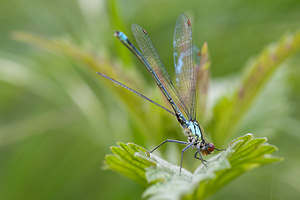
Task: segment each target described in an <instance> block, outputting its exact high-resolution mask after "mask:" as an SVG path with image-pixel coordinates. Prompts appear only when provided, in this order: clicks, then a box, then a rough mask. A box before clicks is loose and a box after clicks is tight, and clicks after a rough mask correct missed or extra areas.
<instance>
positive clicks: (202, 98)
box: [194, 43, 211, 121]
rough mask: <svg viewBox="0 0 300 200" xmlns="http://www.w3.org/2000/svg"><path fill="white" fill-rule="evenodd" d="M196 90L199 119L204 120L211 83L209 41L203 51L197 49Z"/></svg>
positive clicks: (204, 45)
mask: <svg viewBox="0 0 300 200" xmlns="http://www.w3.org/2000/svg"><path fill="white" fill-rule="evenodd" d="M194 57H196V58H198V57H199V60H198V59H197V60H196V70H195V72H196V77H197V78H196V80H197V82H196V91H197V111H198V112H197V113H198V114H197V117H198V118H197V119H198V120H199V121H202V120H204V117H205V111H206V103H207V102H206V101H207V95H208V89H209V83H210V70H209V68H210V64H211V61H210V57H209V52H208V46H207V43H204V44H203V46H202V48H201V51H199V50H198V51H196V55H195V56H194Z"/></svg>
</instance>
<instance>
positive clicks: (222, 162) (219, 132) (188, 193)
mask: <svg viewBox="0 0 300 200" xmlns="http://www.w3.org/2000/svg"><path fill="white" fill-rule="evenodd" d="M14 37H15V38H16V39H18V40H22V41H26V42H29V43H33V44H36V45H38V46H41V47H44V48H45V49H47V50H52V51H55V52H59V53H63V54H64V55H67V56H69V57H71V58H73V59H75V60H76V61H78V62H79V63H82V64H83V65H84V66H87V67H88V68H90V69H92V70H93V71H98V70H101V72H105V73H106V74H108V75H110V76H113V77H118V76H119V77H120V76H121V74H122V77H123V78H124V77H125V78H124V79H125V81H124V82H125V84H126V80H130V75H129V74H126V73H125V74H124V73H123V71H121V70H118V69H116V68H111V67H110V66H111V64H110V63H107V62H99V59H98V58H97V57H95V56H94V55H93V54H91V53H88V52H86V51H84V50H81V49H80V48H78V47H76V46H75V45H73V44H71V43H69V42H65V41H60V40H56V39H53V40H52V39H46V38H42V37H38V36H33V35H30V34H26V33H15V34H14ZM299 49H300V32H297V33H296V34H294V35H287V36H285V37H283V38H282V39H281V40H280V41H279V42H278V43H276V44H273V45H271V46H270V47H267V48H266V49H265V50H263V51H262V53H261V54H260V55H259V56H258V57H257V58H256V59H255V60H254V62H252V63H251V64H250V65H249V66H248V67H247V71H246V74H245V76H244V77H243V78H242V81H241V82H242V84H241V85H240V87H238V88H237V89H236V90H235V92H233V94H232V95H231V96H224V97H221V98H220V100H219V101H218V102H217V103H216V104H215V106H214V107H213V108H211V109H212V110H213V114H212V115H211V116H210V117H207V116H209V115H203V116H200V118H201V120H203V121H204V122H205V124H204V127H206V130H207V132H208V133H210V134H211V136H212V138H213V140H214V142H216V143H217V144H222V143H223V144H224V141H228V139H230V138H231V137H232V136H233V135H234V133H235V131H236V129H237V128H238V126H239V124H240V122H241V121H242V119H243V116H245V114H246V113H247V112H248V110H249V109H250V108H251V106H252V105H253V102H254V100H255V98H256V97H257V95H258V94H259V91H260V90H262V89H263V86H264V85H265V84H266V83H267V81H268V80H269V78H270V76H271V75H272V74H274V72H275V71H276V69H278V68H279V66H281V65H280V64H281V63H282V62H283V61H285V60H286V59H287V58H288V57H290V56H291V55H293V54H294V53H295V52H296V51H298V50H299ZM202 58H203V60H205V61H204V62H203V63H201V62H200V64H199V69H201V70H203V71H202V73H200V74H201V75H204V74H206V75H205V77H207V75H208V74H209V73H208V69H209V63H210V61H209V59H208V51H207V46H206V45H204V46H203V48H202ZM204 58H206V59H204ZM203 60H202V61H203ZM205 80H206V82H204V83H199V85H200V87H203V88H204V89H203V90H201V89H200V91H201V92H200V96H201V98H202V99H200V102H204V103H203V105H204V107H205V97H206V95H207V90H205V86H206V85H207V84H208V82H209V78H205ZM135 81H136V84H138V83H139V82H141V83H142V81H141V80H137V79H135ZM106 86H107V87H110V88H111V90H112V91H114V92H115V94H117V95H118V96H119V97H121V100H122V101H123V103H124V105H125V106H126V108H127V110H128V111H129V113H131V116H133V118H134V119H135V120H136V121H135V122H136V124H137V126H138V127H139V128H140V129H141V130H144V131H145V135H148V134H147V132H148V133H149V131H150V128H149V127H150V126H151V125H150V124H146V123H143V121H147V119H148V117H149V116H147V115H146V114H145V113H143V112H141V111H140V109H139V106H138V105H137V104H136V102H132V101H131V100H130V98H127V95H130V94H128V93H127V92H126V91H124V90H120V89H119V88H117V87H114V86H112V84H111V83H108V84H107V85H106ZM137 102H138V103H139V104H143V102H141V101H139V100H138V101H137ZM201 107H202V106H201ZM202 108H203V107H202ZM208 111H209V110H208ZM198 113H199V112H198ZM163 116H164V114H160V115H158V119H163ZM152 125H153V124H152ZM151 128H152V130H153V128H154V129H155V128H156V130H158V131H162V132H165V131H164V128H165V127H163V126H162V124H158V125H156V124H155V123H154V126H153V127H151ZM149 135H150V134H149ZM145 137H147V136H145ZM148 137H149V136H148ZM265 142H266V139H265V138H261V139H259V138H256V139H253V136H252V135H251V134H247V135H245V136H242V137H240V138H237V139H235V140H234V141H233V142H232V143H231V144H230V145H229V147H228V150H227V151H226V152H221V153H219V154H218V155H216V156H213V157H211V158H210V159H209V162H208V163H209V164H208V167H207V168H205V167H203V166H202V165H201V166H200V167H198V168H197V169H196V170H195V172H194V173H191V172H189V171H187V170H184V171H183V173H182V176H178V175H177V174H178V171H179V169H178V167H177V166H174V165H171V164H169V163H167V162H166V161H164V160H163V159H161V158H158V157H156V156H152V155H151V158H148V157H147V156H145V155H144V153H145V152H146V151H145V150H143V148H141V147H139V146H137V145H135V144H127V145H125V144H123V143H119V144H120V147H113V148H112V151H113V153H114V154H115V155H108V156H107V157H106V167H107V168H109V169H112V170H115V171H118V172H120V173H121V174H123V175H125V176H127V177H129V178H131V179H133V180H136V181H137V182H139V183H141V184H143V185H146V186H148V189H147V190H146V191H145V193H144V196H145V197H149V198H150V199H162V198H163V199H166V198H170V199H180V198H183V199H204V198H206V197H209V196H211V195H212V194H214V193H215V192H216V191H218V190H219V189H221V188H222V187H224V186H225V185H226V184H228V183H229V182H231V181H232V180H233V179H234V178H236V177H238V176H239V175H241V174H243V173H245V172H246V171H249V170H250V169H253V168H254V167H260V166H263V165H266V164H270V163H273V162H276V161H279V160H281V158H277V157H272V156H270V154H271V153H273V152H274V151H275V150H276V147H274V146H272V145H269V144H265Z"/></svg>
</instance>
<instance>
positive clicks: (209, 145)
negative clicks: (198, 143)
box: [201, 143, 215, 156]
mask: <svg viewBox="0 0 300 200" xmlns="http://www.w3.org/2000/svg"><path fill="white" fill-rule="evenodd" d="M214 150H215V145H214V144H213V143H205V144H204V147H202V148H201V154H202V155H204V156H206V155H208V154H211V152H213V151H214Z"/></svg>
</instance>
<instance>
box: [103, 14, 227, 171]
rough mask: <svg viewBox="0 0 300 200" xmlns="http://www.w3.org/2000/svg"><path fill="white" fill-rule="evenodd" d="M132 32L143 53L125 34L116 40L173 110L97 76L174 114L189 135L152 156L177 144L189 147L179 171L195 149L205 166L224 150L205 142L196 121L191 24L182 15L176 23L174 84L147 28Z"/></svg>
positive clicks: (136, 27)
mask: <svg viewBox="0 0 300 200" xmlns="http://www.w3.org/2000/svg"><path fill="white" fill-rule="evenodd" d="M132 32H133V34H134V37H135V39H136V41H137V43H138V46H139V47H140V50H141V52H140V51H139V50H138V49H137V48H136V47H135V46H134V45H133V44H132V43H131V42H130V41H129V39H128V38H127V36H126V35H125V34H124V33H122V32H120V31H116V32H115V37H117V38H118V39H119V40H120V41H121V42H122V43H123V44H124V45H125V46H126V47H127V48H128V49H129V50H130V51H131V52H132V53H133V54H134V55H135V56H136V57H137V58H138V59H139V60H140V61H141V62H142V64H143V65H144V66H145V67H146V69H147V70H148V72H149V73H150V74H151V76H152V78H153V79H154V81H155V83H156V84H157V86H158V87H159V89H160V90H161V92H162V93H163V94H164V96H165V97H166V99H167V100H168V102H169V103H170V105H171V107H172V109H173V111H171V110H169V109H167V108H165V107H164V106H162V105H160V104H158V103H156V102H154V101H153V100H151V99H149V98H147V97H146V96H144V95H142V94H141V93H139V92H137V91H135V90H133V89H131V88H129V87H127V86H125V85H123V84H122V83H120V82H118V81H116V80H114V79H112V78H110V77H108V76H106V75H104V74H101V73H99V72H98V74H99V75H101V76H102V77H104V78H107V79H109V80H111V81H113V82H114V83H116V84H118V85H120V86H122V87H124V88H126V89H128V90H130V91H131V92H133V93H135V94H137V95H139V96H140V97H143V98H144V99H146V100H148V101H149V102H151V103H154V104H155V105H157V106H159V107H161V108H163V109H164V110H166V111H167V112H169V113H171V114H172V115H174V116H175V117H176V119H177V121H178V122H179V123H180V125H181V127H182V128H183V130H184V133H185V135H186V136H187V141H178V140H172V139H168V140H165V141H163V142H162V143H161V144H159V145H158V146H157V147H155V148H154V149H153V150H152V151H150V153H153V152H154V151H155V150H156V149H157V148H159V147H160V146H162V145H163V144H165V143H167V142H175V143H179V144H184V145H186V146H185V147H184V148H183V149H182V152H181V162H180V172H181V169H182V161H183V153H184V152H185V151H186V150H187V149H189V148H191V147H194V148H196V152H195V155H194V157H195V158H197V159H199V160H201V161H202V163H203V164H204V165H205V162H206V160H204V159H203V156H204V155H208V154H210V153H211V152H213V151H214V150H218V151H221V150H224V149H217V148H216V147H215V146H214V145H213V144H212V143H207V142H206V141H205V139H204V135H203V130H202V129H201V126H200V125H199V123H198V122H197V120H196V103H197V102H196V83H197V78H198V77H199V76H196V71H195V66H194V65H195V62H194V60H195V59H194V58H193V57H194V56H195V55H194V53H193V43H192V28H191V21H190V20H189V19H188V18H187V17H186V16H185V15H180V16H179V17H178V19H177V22H176V26H175V32H174V40H173V45H174V65H175V74H176V79H175V80H176V81H175V82H176V84H175V85H174V84H173V82H172V81H171V79H170V76H169V74H168V72H167V70H166V68H165V67H164V65H163V63H162V61H161V59H160V57H159V55H158V53H157V51H156V49H155V47H154V45H153V43H152V41H151V39H150V37H149V36H148V34H147V32H146V31H145V29H143V28H142V27H140V26H139V25H137V24H133V25H132Z"/></svg>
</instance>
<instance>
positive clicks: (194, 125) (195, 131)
mask: <svg viewBox="0 0 300 200" xmlns="http://www.w3.org/2000/svg"><path fill="white" fill-rule="evenodd" d="M187 128H188V129H189V130H190V131H191V133H192V135H194V136H197V137H198V138H202V133H201V130H200V127H199V124H198V122H196V121H188V122H187Z"/></svg>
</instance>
